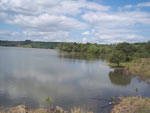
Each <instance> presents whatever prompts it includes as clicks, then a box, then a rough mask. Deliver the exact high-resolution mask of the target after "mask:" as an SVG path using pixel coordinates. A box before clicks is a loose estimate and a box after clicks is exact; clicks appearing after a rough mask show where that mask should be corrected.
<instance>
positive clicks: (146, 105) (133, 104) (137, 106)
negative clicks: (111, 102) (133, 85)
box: [111, 97, 150, 113]
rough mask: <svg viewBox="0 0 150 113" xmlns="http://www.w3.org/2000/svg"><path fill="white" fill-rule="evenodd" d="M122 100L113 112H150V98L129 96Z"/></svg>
mask: <svg viewBox="0 0 150 113" xmlns="http://www.w3.org/2000/svg"><path fill="white" fill-rule="evenodd" d="M120 100H121V101H120V103H119V104H118V105H115V106H114V108H113V109H112V111H111V113H150V98H141V97H127V98H121V99H120Z"/></svg>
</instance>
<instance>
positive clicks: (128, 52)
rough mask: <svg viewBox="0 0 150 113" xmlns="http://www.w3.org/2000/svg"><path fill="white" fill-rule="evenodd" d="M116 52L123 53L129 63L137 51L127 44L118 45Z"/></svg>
mask: <svg viewBox="0 0 150 113" xmlns="http://www.w3.org/2000/svg"><path fill="white" fill-rule="evenodd" d="M116 50H119V51H122V52H123V53H124V54H125V57H126V61H129V60H130V59H129V56H130V55H132V54H133V53H134V52H135V51H136V49H135V47H134V45H133V44H130V43H127V42H124V43H119V44H117V46H116Z"/></svg>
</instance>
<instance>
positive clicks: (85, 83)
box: [0, 47, 150, 113]
mask: <svg viewBox="0 0 150 113" xmlns="http://www.w3.org/2000/svg"><path fill="white" fill-rule="evenodd" d="M149 86H150V85H149V84H148V83H147V82H146V81H144V80H141V79H140V78H138V77H131V76H130V75H127V74H125V73H124V72H123V71H121V70H118V69H114V68H111V67H109V66H107V65H106V62H105V60H102V59H98V58H96V57H94V58H92V57H86V58H85V59H84V56H82V57H81V56H80V57H78V56H73V55H69V54H64V53H59V52H58V51H57V50H50V49H31V48H14V47H0V106H5V107H10V106H16V105H18V104H25V105H27V106H29V107H30V108H36V107H39V106H40V105H42V103H43V100H44V99H45V98H46V97H48V96H49V97H51V98H53V99H54V100H55V102H54V103H52V106H56V105H58V106H61V107H63V108H64V109H67V110H68V109H70V108H73V107H75V106H76V107H81V108H85V109H87V110H89V111H94V112H95V113H100V111H101V112H102V113H108V111H109V110H110V109H111V107H112V106H110V105H109V104H108V102H109V100H110V99H111V97H118V96H139V95H140V96H143V97H150V88H149ZM137 88H138V91H136V89H137Z"/></svg>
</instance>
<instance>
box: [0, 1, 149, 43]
mask: <svg viewBox="0 0 150 113" xmlns="http://www.w3.org/2000/svg"><path fill="white" fill-rule="evenodd" d="M149 6H150V2H144V3H139V4H135V5H130V4H129V5H126V6H124V7H123V10H117V11H115V12H114V11H112V7H111V6H106V5H102V4H100V3H96V2H92V1H87V0H0V20H2V21H3V22H4V23H6V24H11V25H13V26H17V27H19V28H20V29H21V31H20V32H17V31H16V32H14V31H15V30H14V31H10V32H11V33H8V35H6V34H7V33H6V34H5V35H4V34H2V33H1V34H0V37H3V38H1V39H4V37H5V38H6V39H9V40H10V39H12V40H17V39H18V40H24V39H25V38H27V39H31V40H42V41H77V42H93V43H95V42H96V43H110V42H115V41H116V42H119V41H133V42H134V41H139V40H140V39H142V38H143V39H144V40H148V39H146V38H145V36H143V35H142V34H140V35H138V34H137V32H140V30H141V29H139V30H137V31H136V32H135V29H136V27H137V26H138V27H139V26H150V15H149V13H148V12H146V11H142V10H140V8H141V7H149ZM130 8H133V10H130V11H129V10H126V9H130ZM134 8H139V9H138V10H136V9H134ZM87 30H89V31H90V32H89V31H87ZM72 31H81V32H80V33H79V34H78V35H79V36H80V37H81V38H79V39H74V38H73V37H74V36H72V35H74V34H72V33H71V32H72ZM13 32H14V34H15V33H17V35H13ZM143 32H144V31H143ZM85 36H87V37H85ZM8 37H13V38H8ZM17 37H22V38H17ZM123 37H124V38H123Z"/></svg>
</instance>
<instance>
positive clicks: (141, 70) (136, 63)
mask: <svg viewBox="0 0 150 113" xmlns="http://www.w3.org/2000/svg"><path fill="white" fill-rule="evenodd" d="M108 65H109V66H111V67H115V68H124V69H125V70H127V71H129V72H130V73H132V75H137V76H140V77H150V58H139V59H135V60H132V61H130V62H124V63H120V67H117V64H115V63H109V62H108Z"/></svg>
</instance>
